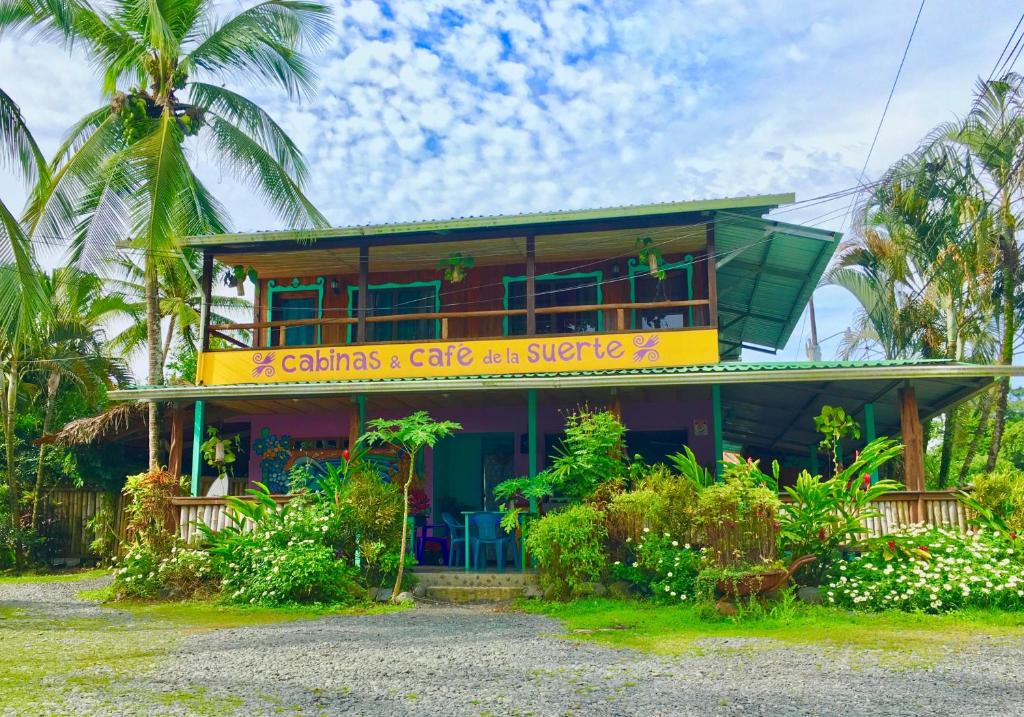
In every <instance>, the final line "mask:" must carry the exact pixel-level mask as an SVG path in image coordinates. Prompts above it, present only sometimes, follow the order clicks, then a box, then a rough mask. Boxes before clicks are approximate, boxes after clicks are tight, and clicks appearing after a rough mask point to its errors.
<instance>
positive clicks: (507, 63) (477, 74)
mask: <svg viewBox="0 0 1024 717" xmlns="http://www.w3.org/2000/svg"><path fill="white" fill-rule="evenodd" d="M246 4H248V3H246ZM235 5H236V3H231V7H232V8H233V7H235ZM821 5H822V4H821V3H819V2H812V1H811V0H802V1H797V0H750V1H740V0H731V1H712V0H705V1H701V2H685V3H684V2H678V0H631V1H630V2H620V1H618V0H615V1H613V0H593V1H591V2H580V1H577V0H536V1H535V2H529V3H528V2H514V1H513V0H494V1H493V2H488V3H480V2H477V1H474V0H450V1H448V2H446V1H444V0H419V1H416V2H413V1H407V2H405V1H403V2H396V1H395V0H391V2H388V3H387V4H386V5H385V4H383V3H379V2H373V1H371V0H357V1H343V2H341V3H340V8H339V12H338V15H337V23H336V25H337V28H338V35H337V38H336V40H335V42H334V44H333V46H332V47H331V48H330V49H329V51H328V52H326V53H325V54H324V56H323V57H320V58H318V60H317V64H318V69H319V71H320V74H321V80H322V82H321V90H320V93H319V95H318V97H317V98H316V99H315V100H314V101H312V102H310V103H306V104H303V105H299V104H297V103H294V102H289V101H287V100H285V99H284V98H283V97H282V96H281V95H280V94H279V93H276V92H274V91H271V90H270V89H268V88H265V87H259V88H251V89H250V90H248V93H249V94H250V95H251V96H252V97H253V98H254V99H257V100H258V101H260V102H261V103H263V104H264V106H266V107H267V108H268V109H269V110H270V111H271V112H272V113H273V115H274V116H275V117H276V118H278V120H279V121H280V122H281V124H282V125H284V126H285V127H286V128H287V129H288V131H289V132H290V133H291V134H292V136H293V138H294V139H295V140H296V141H297V142H298V144H299V145H300V146H301V147H302V148H303V150H304V151H305V153H306V156H307V160H308V161H309V164H310V168H311V176H312V179H311V183H310V186H309V192H310V194H311V196H312V197H313V199H314V201H315V202H316V203H317V205H318V206H319V207H320V208H321V209H322V210H323V211H324V213H325V214H326V215H327V216H328V217H329V218H330V219H331V220H332V221H334V222H336V223H339V224H343V223H366V222H374V221H390V220H398V219H416V218H432V217H439V216H446V215H468V214H482V213H502V212H504V213H511V212H519V211H530V210H545V209H555V208H571V207H582V206H600V205H619V204H627V203H636V202H647V201H660V200H668V199H683V198H695V197H707V196H721V195H742V194H750V193H759V192H779V191H796V192H797V194H798V197H800V198H810V197H814V196H817V195H822V194H825V193H827V192H832V191H835V190H837V189H840V188H843V187H847V186H850V185H852V184H853V183H854V182H855V181H856V177H857V173H858V172H859V170H860V167H861V164H862V163H863V162H864V157H865V154H866V152H867V147H868V144H869V143H870V141H871V137H872V135H873V133H874V129H875V125H876V124H877V122H878V117H879V114H880V113H881V109H882V104H883V102H884V99H885V96H886V94H887V93H888V89H889V85H890V83H891V81H892V77H893V73H894V72H895V69H896V65H897V63H898V62H899V59H900V55H901V53H902V51H903V46H904V43H905V41H906V37H907V33H908V32H909V30H910V25H911V23H912V21H913V14H914V12H915V11H916V5H915V6H911V5H910V4H906V3H892V2H890V1H888V0H869V1H867V2H861V3H843V4H839V3H837V4H832V5H829V7H828V8H826V9H822V7H821ZM1017 10H1018V9H1017V8H1016V4H1015V3H1012V2H1010V0H991V1H990V2H987V3H985V11H984V12H981V11H979V10H978V9H977V8H975V7H972V6H971V5H970V4H966V3H960V2H956V1H955V0H945V2H942V1H940V0H933V2H929V3H928V5H927V7H926V8H925V11H924V14H923V16H922V18H921V24H920V26H919V28H918V34H917V37H916V38H915V41H914V45H913V47H912V48H911V52H910V55H909V56H908V59H907V65H906V68H905V70H904V74H903V78H902V79H901V82H900V87H899V89H898V91H897V93H896V95H895V97H894V100H893V104H892V107H891V109H890V113H889V117H888V119H887V121H886V125H885V127H884V129H883V132H882V134H881V136H880V138H879V142H878V145H877V147H876V149H875V153H874V156H873V157H872V160H871V163H870V165H869V174H870V173H877V172H878V171H880V170H882V169H883V168H884V167H885V166H887V165H888V164H889V163H890V162H892V161H893V160H894V159H896V158H897V157H898V156H899V155H900V154H901V153H903V152H905V151H907V150H909V149H910V148H912V146H913V144H914V142H915V141H916V140H917V138H919V137H920V136H921V135H923V134H924V133H925V132H926V131H927V130H928V129H930V128H931V127H932V126H933V125H934V124H936V123H938V122H940V121H943V120H946V119H949V118H951V117H952V116H953V114H955V113H957V112H962V111H964V109H965V107H966V106H967V103H968V99H969V96H970V92H971V87H972V84H973V82H974V80H975V78H976V77H977V76H978V75H979V74H987V72H988V70H989V68H990V67H991V63H992V62H993V61H994V59H995V55H996V54H997V52H998V49H999V48H1000V47H1002V44H1003V42H1005V39H1006V36H1007V35H1008V34H1009V30H1010V28H1011V27H1012V24H1013V23H1012V22H1009V24H1008V21H1009V19H1010V18H1011V16H1013V17H1015V16H1016V15H1015V12H1016V11H1017ZM953 49H955V51H952V50H953ZM0 77H2V78H3V79H2V83H3V86H4V89H5V90H7V91H8V92H10V93H11V94H12V95H13V96H15V97H16V98H17V99H18V100H19V101H20V102H21V103H22V105H23V107H24V109H25V112H26V114H27V116H28V118H29V119H30V121H32V123H33V125H34V127H35V128H36V131H37V132H38V133H39V135H40V137H41V139H42V140H43V143H44V145H45V147H46V149H47V151H52V150H53V148H54V147H56V144H57V142H58V141H59V138H60V136H61V134H62V132H63V129H64V128H65V127H66V126H67V125H68V124H69V123H70V121H71V120H72V119H74V118H75V117H77V116H80V115H81V114H83V113H84V112H85V111H87V110H88V109H90V108H92V107H93V106H95V105H96V104H97V103H98V102H99V101H100V100H99V93H98V86H97V85H98V83H97V81H96V79H95V77H93V75H92V72H91V70H90V69H89V67H88V65H87V64H86V63H85V62H84V61H83V60H82V58H81V57H76V58H74V59H73V60H68V59H67V58H66V56H65V54H64V52H63V50H61V49H60V48H56V47H50V46H47V45H44V44H41V43H40V42H38V41H35V40H31V39H21V40H12V39H9V38H4V40H3V43H2V44H0ZM202 174H203V176H204V178H205V179H206V181H208V182H209V184H210V186H211V187H212V188H214V189H215V190H216V191H217V193H218V194H219V195H220V196H221V197H222V198H223V199H224V201H225V203H226V204H227V206H228V207H229V208H230V209H231V210H232V214H233V218H234V220H235V223H236V225H237V227H238V228H239V229H262V228H270V227H274V226H277V225H278V222H277V220H276V219H275V218H274V217H273V216H271V215H270V214H269V213H268V212H267V210H266V209H265V208H263V207H262V206H259V205H258V204H254V203H253V201H252V196H251V193H250V192H248V191H247V190H246V189H244V188H240V187H237V186H235V185H233V184H231V183H228V182H224V181H222V180H221V178H220V177H219V175H218V173H217V172H216V169H215V168H208V169H206V170H204V171H203V173H202ZM0 191H3V192H4V196H5V197H10V196H15V197H20V196H21V194H20V190H18V189H17V188H16V187H15V185H14V182H13V181H12V180H11V179H10V178H7V177H0ZM844 208H845V204H844V203H839V204H836V203H833V204H831V205H824V206H814V207H807V208H805V209H802V210H801V211H796V212H787V213H785V214H784V215H781V218H785V219H787V220H802V221H811V222H815V221H817V222H820V223H821V224H822V225H823V226H826V227H828V228H838V227H839V226H840V224H841V221H842V209H844ZM850 310H851V304H850V302H849V300H847V299H846V298H845V297H844V296H843V295H842V294H841V293H839V292H835V291H826V292H823V294H822V296H821V297H820V300H819V313H820V315H821V316H822V322H823V326H822V327H821V328H820V329H819V333H820V334H821V335H822V336H827V335H829V334H831V333H834V332H835V331H838V330H839V329H840V328H841V327H842V325H843V322H844V321H845V318H846V317H847V316H849V313H850ZM798 333H799V330H798ZM796 344H797V342H796V341H795V340H794V342H793V346H791V347H789V349H788V350H787V351H786V352H785V356H786V357H787V358H790V357H793V356H797V355H800V348H799V346H797V345H796ZM832 346H834V344H833V345H832ZM830 348H832V347H830V346H828V345H826V355H827V354H828V351H829V350H830Z"/></svg>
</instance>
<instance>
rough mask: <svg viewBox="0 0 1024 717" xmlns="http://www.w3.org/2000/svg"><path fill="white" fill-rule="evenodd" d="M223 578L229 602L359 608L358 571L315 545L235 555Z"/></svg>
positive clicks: (309, 542)
mask: <svg viewBox="0 0 1024 717" xmlns="http://www.w3.org/2000/svg"><path fill="white" fill-rule="evenodd" d="M230 559H231V562H229V563H228V564H227V567H228V568H229V569H228V570H227V571H226V572H225V573H224V591H225V593H226V594H227V597H228V599H230V600H232V601H234V602H241V603H250V604H253V603H259V604H262V605H282V604H287V603H308V602H354V601H355V600H356V599H357V597H358V596H359V594H360V593H361V591H360V590H359V589H358V586H357V583H356V575H357V571H356V570H355V568H350V567H348V566H346V565H345V564H344V563H342V562H341V561H338V560H335V559H334V551H332V550H331V549H330V548H329V547H327V546H326V545H323V544H318V543H317V542H316V541H314V540H312V539H306V540H302V541H298V542H292V543H286V544H285V545H280V544H278V543H276V542H271V543H269V544H267V545H264V546H263V547H261V548H259V549H256V550H245V551H238V552H237V553H233V554H232V556H231V558H230Z"/></svg>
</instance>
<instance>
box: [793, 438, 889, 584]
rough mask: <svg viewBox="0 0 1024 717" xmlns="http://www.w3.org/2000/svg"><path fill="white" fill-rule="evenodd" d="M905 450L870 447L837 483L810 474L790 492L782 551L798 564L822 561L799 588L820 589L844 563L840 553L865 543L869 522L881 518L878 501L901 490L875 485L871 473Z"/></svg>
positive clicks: (804, 571) (800, 576) (801, 578)
mask: <svg viewBox="0 0 1024 717" xmlns="http://www.w3.org/2000/svg"><path fill="white" fill-rule="evenodd" d="M902 449H903V447H902V446H901V445H900V444H899V443H898V442H896V441H893V440H891V439H888V438H880V439H878V440H875V441H872V442H871V443H869V444H868V445H866V446H865V447H864V450H862V451H861V452H860V453H859V454H858V455H857V457H856V458H855V459H854V460H853V462H851V463H850V465H848V466H846V467H845V468H843V469H842V470H840V471H839V473H837V474H836V475H835V476H834V477H832V478H829V479H825V478H822V477H821V476H820V475H814V476H812V475H811V474H810V473H808V472H807V471H804V472H803V473H801V474H800V476H799V477H798V478H797V480H796V485H794V486H789V487H787V488H786V489H785V490H786V493H787V494H788V497H789V500H788V501H786V502H784V503H783V504H782V509H781V521H780V522H781V523H782V528H781V531H780V532H779V548H780V549H781V550H782V551H785V552H788V553H789V555H790V557H791V558H794V559H795V558H799V557H801V556H803V555H814V556H815V557H816V558H817V560H815V561H814V562H813V563H811V564H809V565H806V566H804V567H803V568H801V570H800V572H798V573H797V580H798V582H801V583H804V584H810V585H817V584H820V582H821V580H822V578H823V577H824V575H825V574H826V573H827V572H828V571H829V569H830V568H831V567H832V565H833V564H834V563H835V562H836V560H838V559H839V557H840V552H839V551H840V548H843V547H847V548H849V547H854V546H856V545H857V544H858V543H859V542H860V541H861V540H862V538H863V536H864V535H865V534H866V532H867V531H866V529H865V522H866V521H867V520H869V519H870V518H875V517H878V515H879V513H878V511H877V510H875V509H874V508H873V507H872V505H871V503H872V501H874V500H876V499H877V498H878V497H879V496H881V495H882V494H883V493H887V492H889V491H893V490H899V488H900V485H899V484H898V483H896V482H895V481H890V480H881V481H878V482H876V483H871V478H870V476H871V473H872V472H874V471H875V470H876V469H877V468H878V467H879V466H881V465H883V464H884V463H886V462H887V461H890V460H892V459H893V458H894V457H896V456H897V455H899V453H900V452H901V451H902ZM865 477H867V480H864V478H865Z"/></svg>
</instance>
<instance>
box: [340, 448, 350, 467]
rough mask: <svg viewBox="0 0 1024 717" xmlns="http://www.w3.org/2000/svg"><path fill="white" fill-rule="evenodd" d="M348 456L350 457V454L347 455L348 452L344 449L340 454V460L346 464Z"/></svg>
mask: <svg viewBox="0 0 1024 717" xmlns="http://www.w3.org/2000/svg"><path fill="white" fill-rule="evenodd" d="M349 455H350V454H349V452H348V449H347V448H346V449H345V450H343V451H342V452H341V458H342V460H344V461H345V462H346V463H347V462H348V457H349Z"/></svg>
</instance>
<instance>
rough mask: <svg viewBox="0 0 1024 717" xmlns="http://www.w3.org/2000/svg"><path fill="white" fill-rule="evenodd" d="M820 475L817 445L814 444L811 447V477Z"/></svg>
mask: <svg viewBox="0 0 1024 717" xmlns="http://www.w3.org/2000/svg"><path fill="white" fill-rule="evenodd" d="M819 473H821V468H820V467H819V466H818V444H817V443H815V444H814V445H813V446H811V475H812V476H816V475H818V474H819Z"/></svg>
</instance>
